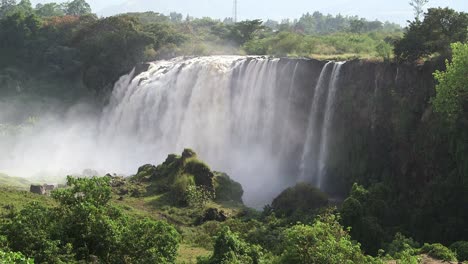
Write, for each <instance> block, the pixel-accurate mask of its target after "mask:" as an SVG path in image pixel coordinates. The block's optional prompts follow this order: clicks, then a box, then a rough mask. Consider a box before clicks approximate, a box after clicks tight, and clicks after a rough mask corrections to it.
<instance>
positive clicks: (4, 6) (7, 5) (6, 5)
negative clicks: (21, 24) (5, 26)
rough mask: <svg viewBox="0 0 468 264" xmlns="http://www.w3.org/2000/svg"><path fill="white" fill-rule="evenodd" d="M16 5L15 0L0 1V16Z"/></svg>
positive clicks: (3, 15) (6, 13) (5, 14)
mask: <svg viewBox="0 0 468 264" xmlns="http://www.w3.org/2000/svg"><path fill="white" fill-rule="evenodd" d="M15 6H16V0H2V1H1V2H0V18H2V17H5V16H7V15H8V14H9V13H10V12H11V11H12V10H13V9H14V8H15Z"/></svg>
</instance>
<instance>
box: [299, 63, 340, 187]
mask: <svg viewBox="0 0 468 264" xmlns="http://www.w3.org/2000/svg"><path fill="white" fill-rule="evenodd" d="M343 64H344V63H343V62H338V63H334V62H328V63H327V64H325V66H324V67H323V69H322V72H321V73H320V77H319V79H318V81H317V85H316V86H315V89H314V91H315V92H314V99H313V100H312V105H311V110H310V116H309V120H308V128H307V134H306V141H305V144H304V150H303V153H302V157H301V165H300V177H299V179H300V180H301V181H312V182H313V183H314V184H315V185H316V186H318V187H319V188H322V187H323V186H322V185H323V177H324V176H325V165H326V161H327V158H328V157H327V156H328V152H327V151H328V141H329V138H328V136H329V130H330V129H331V123H332V119H333V113H334V104H335V98H336V92H337V88H338V85H337V81H338V76H339V74H340V69H341V66H342V65H343ZM330 72H331V73H330ZM323 102H326V103H325V104H323ZM321 109H324V110H325V111H323V110H321Z"/></svg>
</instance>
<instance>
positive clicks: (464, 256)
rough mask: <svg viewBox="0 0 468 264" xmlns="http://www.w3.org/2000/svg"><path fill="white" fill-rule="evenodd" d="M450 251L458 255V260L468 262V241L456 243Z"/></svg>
mask: <svg viewBox="0 0 468 264" xmlns="http://www.w3.org/2000/svg"><path fill="white" fill-rule="evenodd" d="M450 249H451V250H452V251H453V252H455V253H457V258H458V260H459V261H467V260H468V241H458V242H455V243H453V244H452V245H451V246H450Z"/></svg>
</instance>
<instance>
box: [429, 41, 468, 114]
mask: <svg viewBox="0 0 468 264" xmlns="http://www.w3.org/2000/svg"><path fill="white" fill-rule="evenodd" d="M451 47H452V53H453V56H452V61H451V62H449V61H447V62H446V67H447V69H446V70H445V71H436V72H435V73H434V76H435V78H436V80H437V81H438V85H437V86H436V90H437V96H436V97H435V98H434V100H433V101H432V103H433V105H434V108H435V110H436V111H437V112H440V113H442V114H443V115H445V116H446V118H447V119H449V120H451V121H452V122H453V121H456V120H457V119H458V118H460V117H463V116H464V113H466V112H467V111H466V110H467V109H466V107H465V106H466V102H467V100H468V86H467V85H466V84H467V83H468V43H464V44H462V43H454V44H452V46H451Z"/></svg>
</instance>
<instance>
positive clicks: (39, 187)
mask: <svg viewBox="0 0 468 264" xmlns="http://www.w3.org/2000/svg"><path fill="white" fill-rule="evenodd" d="M29 191H30V192H31V193H35V194H40V195H45V194H46V190H45V188H44V186H42V185H31V187H30V188H29Z"/></svg>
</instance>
